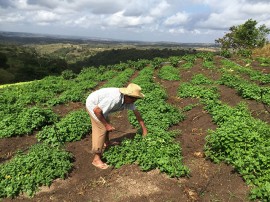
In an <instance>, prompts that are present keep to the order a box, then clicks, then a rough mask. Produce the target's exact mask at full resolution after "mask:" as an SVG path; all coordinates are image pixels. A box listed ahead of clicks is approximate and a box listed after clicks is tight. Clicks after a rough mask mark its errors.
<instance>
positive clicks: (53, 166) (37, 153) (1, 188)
mask: <svg viewBox="0 0 270 202" xmlns="http://www.w3.org/2000/svg"><path fill="white" fill-rule="evenodd" d="M71 160H72V156H71V154H70V153H68V152H66V151H64V150H62V149H60V148H56V147H50V146H48V145H46V144H37V145H34V146H32V147H31V148H30V149H29V152H28V153H26V154H24V153H22V152H18V153H17V155H16V156H15V157H14V158H13V159H11V160H10V161H9V162H7V163H4V164H1V165H0V179H1V180H0V198H3V197H15V196H18V195H19V194H21V193H26V194H27V195H29V196H33V195H34V194H35V192H37V191H38V187H40V186H42V185H46V186H50V185H51V183H52V181H53V180H54V179H56V178H65V176H66V174H67V173H68V171H70V169H71V168H72V163H71Z"/></svg>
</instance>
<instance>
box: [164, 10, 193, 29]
mask: <svg viewBox="0 0 270 202" xmlns="http://www.w3.org/2000/svg"><path fill="white" fill-rule="evenodd" d="M188 20H189V16H188V14H187V13H185V12H182V13H181V12H178V13H176V14H175V15H173V16H171V17H168V18H167V19H166V20H165V21H164V24H165V25H168V26H171V25H183V24H185V23H187V22H188Z"/></svg>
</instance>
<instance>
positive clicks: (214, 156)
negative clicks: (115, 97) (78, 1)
mask: <svg viewBox="0 0 270 202" xmlns="http://www.w3.org/2000/svg"><path fill="white" fill-rule="evenodd" d="M112 52H113V51H112ZM116 52H117V53H118V54H119V53H121V52H120V51H119V52H118V51H116ZM127 52H128V51H127ZM128 53H129V52H128ZM114 54H115V53H113V55H114ZM197 58H199V60H197V61H202V63H201V64H202V66H203V67H204V68H211V71H219V72H220V73H221V74H222V76H221V78H220V79H219V80H218V81H213V80H211V79H210V78H208V77H207V76H206V75H204V74H196V75H193V77H192V78H191V79H190V81H187V82H182V83H181V85H180V86H179V89H178V96H179V97H181V98H184V97H193V98H199V100H200V103H201V104H203V105H204V109H205V110H206V111H207V112H208V113H209V114H211V115H212V119H213V122H215V123H216V124H217V126H218V127H217V129H216V130H209V131H208V135H207V138H206V141H207V142H206V145H205V153H206V155H207V158H210V159H211V160H212V161H214V162H216V163H219V162H225V163H228V164H231V165H233V166H234V168H235V169H236V171H237V172H239V173H240V174H241V176H242V177H243V179H244V180H245V181H246V183H247V184H248V185H250V186H251V187H252V191H251V194H250V197H251V199H259V200H262V201H269V200H270V188H269V187H270V186H269V180H270V178H269V176H270V173H269V171H270V167H269V165H270V155H269V152H270V151H269V148H270V145H269V144H270V143H269V134H270V127H269V124H266V123H264V122H262V121H260V120H258V119H255V118H253V117H252V116H251V113H250V112H249V110H248V108H247V105H246V104H245V103H239V104H238V105H237V106H236V107H230V106H228V105H226V104H224V103H222V102H221V101H220V95H219V93H218V85H220V84H222V85H226V86H229V87H231V88H235V89H236V90H237V92H238V93H239V95H240V96H242V97H243V98H245V99H252V100H256V101H257V102H261V103H264V104H266V105H270V97H269V95H270V89H269V87H267V85H268V84H269V81H270V80H269V74H265V73H261V72H260V71H257V70H254V69H252V68H251V67H242V66H240V65H236V64H235V63H233V62H231V61H230V60H222V61H221V65H222V66H221V68H219V69H218V68H217V66H216V64H214V62H213V58H214V55H213V54H210V53H207V54H203V53H199V54H194V55H189V54H187V55H184V56H182V55H178V56H171V57H168V58H165V57H164V58H163V57H162V58H161V57H156V56H155V57H154V56H153V59H152V60H151V59H146V58H143V59H140V60H137V59H135V60H127V61H126V62H123V61H122V62H119V63H117V64H109V65H99V66H98V67H94V66H89V67H88V68H83V69H81V71H80V72H79V73H76V74H75V73H74V72H73V71H72V70H71V69H67V70H65V71H62V72H61V74H60V75H58V76H57V75H51V76H47V77H45V78H42V79H40V80H36V81H32V82H29V83H25V84H22V85H10V86H6V87H4V88H1V89H0V93H1V97H0V116H1V117H3V118H2V120H1V122H0V138H7V137H12V136H21V135H27V134H33V133H34V131H36V130H37V136H36V137H37V140H38V142H39V143H38V144H36V145H34V146H32V147H31V148H29V150H28V151H27V152H22V151H21V152H20V151H18V154H17V155H15V156H14V157H13V158H12V159H11V160H10V161H7V162H4V163H2V164H1V165H0V179H1V182H0V198H5V197H15V196H17V195H19V194H21V193H27V194H28V195H30V196H33V195H34V194H35V192H36V191H37V190H38V187H39V186H42V185H47V186H48V185H50V184H51V183H52V181H53V180H54V179H56V178H59V177H61V178H64V177H65V176H66V175H67V173H68V172H69V171H70V169H71V168H72V161H71V160H72V156H71V155H70V154H69V153H68V152H66V151H65V150H64V149H63V148H61V146H62V145H64V144H65V143H66V142H71V141H78V140H81V139H82V138H83V137H84V136H85V135H86V134H88V133H89V132H90V130H91V125H90V120H89V116H88V114H87V113H86V111H84V110H77V111H72V112H69V113H68V114H67V115H65V116H63V117H61V116H59V115H57V114H56V113H54V111H53V106H55V105H58V104H67V103H69V102H81V103H84V102H85V99H86V97H87V95H88V94H89V93H90V92H91V91H92V90H94V89H95V88H96V87H97V85H98V84H100V83H101V81H102V82H104V83H105V84H104V85H103V86H102V87H109V86H116V87H120V86H123V85H125V84H127V83H128V82H131V81H132V82H134V83H137V84H139V85H140V86H141V87H142V88H143V89H144V90H145V91H144V93H145V95H146V98H145V99H141V100H138V101H137V107H138V109H139V110H140V111H141V112H142V116H143V119H144V120H145V122H146V125H147V128H148V132H149V134H148V135H147V136H146V137H142V136H141V134H140V133H141V131H140V130H139V131H138V134H136V136H135V138H134V139H125V140H124V141H122V142H121V144H120V145H118V146H114V147H111V148H110V149H108V150H107V151H106V152H105V153H104V158H105V159H106V160H107V162H108V163H109V164H111V165H114V166H115V167H116V168H118V167H120V166H122V165H125V164H131V163H136V164H138V165H139V167H140V168H141V169H142V170H144V171H146V170H151V169H155V168H158V169H159V170H160V171H161V172H164V173H166V174H168V176H170V177H180V176H188V175H189V169H188V168H187V167H186V166H185V165H184V164H183V159H182V154H181V146H180V145H179V144H178V143H177V142H176V141H175V139H174V138H175V137H176V136H177V135H179V134H180V133H181V132H180V131H169V128H170V126H172V125H174V124H177V123H179V122H180V121H182V120H184V118H185V116H184V114H183V112H184V111H188V110H191V109H192V108H193V107H194V106H196V104H190V105H188V106H186V107H185V108H184V109H182V110H181V109H178V108H177V107H175V106H172V105H170V104H168V102H167V94H166V91H165V89H164V88H163V87H162V86H161V85H160V84H158V83H155V82H154V80H153V76H154V73H155V71H156V72H157V73H158V74H157V75H158V76H159V77H160V78H161V79H168V80H179V79H180V74H179V71H180V70H185V69H186V68H189V69H190V68H192V66H193V65H194V63H195V61H196V59H197ZM201 59H202V60H201ZM258 60H259V61H262V63H267V61H268V60H267V59H266V58H264V59H262V58H260V59H258ZM197 61H196V62H197ZM164 64H170V65H164ZM186 64H188V65H187V66H185V65H186ZM219 67H220V66H219ZM204 70H205V69H204ZM188 71H191V72H192V69H190V70H188ZM135 72H136V73H138V74H134V73H135ZM135 75H136V77H135V78H133V77H132V76H135ZM131 77H132V78H133V79H132V80H130V78H131ZM260 84H264V86H263V85H260ZM265 86H266V87H265ZM262 94H263V96H262ZM128 115H129V121H130V123H131V124H132V125H134V127H136V128H138V127H139V125H138V122H137V121H136V118H135V116H134V115H133V113H129V114H128Z"/></svg>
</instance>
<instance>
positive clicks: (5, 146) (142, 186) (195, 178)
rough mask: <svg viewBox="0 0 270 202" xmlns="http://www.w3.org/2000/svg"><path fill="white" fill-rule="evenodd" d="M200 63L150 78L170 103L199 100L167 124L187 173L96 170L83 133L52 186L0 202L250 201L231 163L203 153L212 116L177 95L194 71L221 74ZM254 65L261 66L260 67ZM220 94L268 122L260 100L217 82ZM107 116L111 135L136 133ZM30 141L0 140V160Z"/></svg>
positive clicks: (123, 119) (121, 117)
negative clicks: (170, 76) (65, 172)
mask: <svg viewBox="0 0 270 202" xmlns="http://www.w3.org/2000/svg"><path fill="white" fill-rule="evenodd" d="M201 64H202V63H201V60H197V61H196V63H195V65H194V67H193V68H192V69H190V70H188V71H187V70H181V72H180V74H181V81H180V82H178V81H177V82H171V81H164V80H160V79H158V78H157V76H155V77H154V78H155V81H156V82H158V83H160V84H161V85H162V86H164V87H165V89H166V90H167V93H168V97H169V98H168V102H169V103H170V104H172V105H174V106H176V107H180V108H181V107H184V106H187V105H189V104H191V103H194V104H197V103H198V105H197V106H196V107H194V108H193V109H192V110H190V111H187V112H186V113H185V115H186V119H185V120H184V121H182V122H181V123H179V124H177V125H174V126H172V127H171V129H172V130H175V129H177V130H180V131H181V134H179V136H178V137H177V138H176V141H177V142H179V144H180V145H181V147H182V153H183V161H184V164H185V165H186V166H188V167H189V168H190V170H191V173H190V176H189V177H185V178H179V179H177V178H169V177H168V176H167V175H166V174H162V173H160V172H159V171H158V170H152V171H149V172H142V171H140V169H139V167H138V166H137V165H126V166H123V167H121V168H119V169H113V168H109V169H107V170H100V169H97V168H95V167H94V166H92V164H91V160H92V158H93V155H92V154H91V152H90V151H91V135H88V136H86V137H85V138H83V139H82V140H81V141H77V142H73V143H68V144H66V149H67V150H68V151H70V152H71V153H72V154H73V155H74V168H73V170H72V172H71V173H70V174H69V176H68V178H67V179H65V180H61V179H57V180H55V181H54V182H53V184H52V185H51V187H41V191H40V192H38V193H37V194H36V195H35V196H34V197H33V198H32V199H30V198H28V197H26V196H19V197H17V198H15V199H4V200H3V201H14V202H15V201H42V202H47V201H68V202H73V201H76V202H77V201H78V202H84V201H88V202H90V201H93V202H98V201H101V202H103V201H110V202H111V201H112V202H122V201H123V202H124V201H125V202H126V201H131V202H144V201H153V202H154V201H155V202H164V201H171V202H179V201H180V202H182V201H183V202H186V201H201V202H209V201H222V202H228V201H230V202H239V201H249V200H248V193H249V187H248V186H247V185H246V184H245V182H244V181H243V179H242V178H241V176H240V175H239V174H237V173H236V172H235V171H234V169H233V167H232V166H230V165H225V164H223V163H221V164H214V163H212V162H211V161H210V160H208V159H206V158H205V156H204V153H203V151H204V150H203V148H204V144H205V136H206V134H207V130H208V129H212V130H215V128H216V127H217V126H216V125H215V124H214V123H213V122H212V119H211V116H210V115H209V114H208V113H207V112H206V111H204V110H203V106H202V105H201V104H199V101H198V100H196V99H190V98H185V99H182V98H178V97H177V96H176V95H177V88H178V87H179V85H180V83H181V82H184V81H188V80H190V78H191V77H192V75H194V74H197V73H203V74H205V75H207V76H208V77H209V78H211V79H214V80H216V79H218V78H219V77H220V75H219V73H218V72H217V71H213V70H207V69H203V68H202V65H201ZM215 64H216V65H219V59H217V58H216V59H215ZM256 68H257V69H260V67H256ZM261 70H262V68H261ZM219 93H220V95H221V100H222V101H223V102H224V103H227V104H229V105H231V106H235V105H236V104H237V103H239V102H240V101H246V102H247V103H248V106H249V108H250V110H251V111H252V114H253V115H254V116H255V117H256V118H260V119H262V120H263V121H266V122H268V124H270V116H269V114H268V113H267V112H266V111H265V108H264V106H263V105H262V104H260V103H258V102H255V101H251V100H248V101H247V100H243V99H242V98H241V97H239V96H238V95H237V93H236V91H235V90H233V89H230V88H228V87H225V86H220V87H219ZM80 108H84V105H83V104H82V103H69V104H67V105H61V106H57V107H55V108H54V111H55V112H56V113H58V114H60V115H62V116H64V115H65V114H67V113H69V112H70V111H72V110H77V109H80ZM111 120H112V123H113V125H114V126H115V128H116V129H118V130H119V131H121V132H119V131H118V132H114V133H113V134H112V136H111V139H117V140H121V139H122V138H123V137H129V138H132V137H133V136H134V135H135V133H136V129H134V128H133V127H132V126H131V125H130V124H129V122H128V121H127V113H126V112H121V113H117V114H114V115H113V117H112V119H111ZM35 142H36V139H35V136H34V135H32V136H23V137H15V138H6V139H1V140H0V148H1V149H0V152H1V159H0V160H1V161H2V162H5V161H7V160H8V159H10V158H11V157H12V156H13V155H14V153H15V152H16V151H17V150H18V149H26V148H28V147H29V146H30V145H31V144H34V143H35Z"/></svg>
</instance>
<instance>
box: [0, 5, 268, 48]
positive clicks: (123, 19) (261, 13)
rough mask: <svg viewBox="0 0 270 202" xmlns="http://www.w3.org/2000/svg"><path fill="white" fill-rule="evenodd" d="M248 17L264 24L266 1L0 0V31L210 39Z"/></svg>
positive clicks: (122, 37)
mask: <svg viewBox="0 0 270 202" xmlns="http://www.w3.org/2000/svg"><path fill="white" fill-rule="evenodd" d="M248 19H253V20H256V21H257V22H258V25H261V24H265V25H266V26H267V27H268V28H270V1H268V0H258V1H257V0H189V1H183V0H52V1H49V0H0V31H14V32H30V33H42V34H58V35H70V36H86V37H99V38H106V39H107V38H109V39H121V40H138V41H150V42H157V41H169V42H183V43H185V42H186V43H192V42H193V43H197V42H200V43H214V41H215V39H217V38H220V37H222V36H224V34H225V33H226V32H228V31H229V28H230V27H231V26H234V25H239V24H243V23H244V22H246V21H247V20H248Z"/></svg>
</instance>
